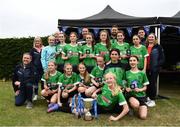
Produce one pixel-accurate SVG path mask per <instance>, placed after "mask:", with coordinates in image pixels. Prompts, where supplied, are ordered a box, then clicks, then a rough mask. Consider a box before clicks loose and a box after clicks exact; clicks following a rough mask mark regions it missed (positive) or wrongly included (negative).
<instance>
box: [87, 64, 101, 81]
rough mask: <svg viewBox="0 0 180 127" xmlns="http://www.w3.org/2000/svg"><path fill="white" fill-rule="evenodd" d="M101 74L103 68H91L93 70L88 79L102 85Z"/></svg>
mask: <svg viewBox="0 0 180 127" xmlns="http://www.w3.org/2000/svg"><path fill="white" fill-rule="evenodd" d="M103 73H104V68H101V67H99V66H95V67H94V68H93V70H92V71H91V74H90V77H91V78H93V79H94V80H95V81H96V82H99V83H100V84H102V83H103Z"/></svg>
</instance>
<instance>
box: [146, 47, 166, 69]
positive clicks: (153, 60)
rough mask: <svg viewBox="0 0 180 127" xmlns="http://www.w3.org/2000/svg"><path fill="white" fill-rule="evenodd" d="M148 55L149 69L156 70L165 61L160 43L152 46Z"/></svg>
mask: <svg viewBox="0 0 180 127" xmlns="http://www.w3.org/2000/svg"><path fill="white" fill-rule="evenodd" d="M149 55H150V71H151V72H157V71H159V70H160V67H161V66H162V65H163V64H164V62H165V56H164V50H163V48H162V46H161V45H159V44H156V45H154V46H153V48H152V51H151V53H150V54H149Z"/></svg>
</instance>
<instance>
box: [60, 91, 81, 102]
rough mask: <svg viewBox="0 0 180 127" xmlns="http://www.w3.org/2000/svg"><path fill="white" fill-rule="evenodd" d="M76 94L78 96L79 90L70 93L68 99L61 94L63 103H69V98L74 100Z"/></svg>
mask: <svg viewBox="0 0 180 127" xmlns="http://www.w3.org/2000/svg"><path fill="white" fill-rule="evenodd" d="M75 94H78V91H77V90H75V91H73V92H71V93H69V95H68V98H62V92H61V95H60V96H61V102H62V103H67V102H68V99H69V98H72V97H73V96H74V95H75Z"/></svg>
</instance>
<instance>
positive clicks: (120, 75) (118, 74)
mask: <svg viewBox="0 0 180 127" xmlns="http://www.w3.org/2000/svg"><path fill="white" fill-rule="evenodd" d="M108 72H112V73H113V74H115V75H116V77H117V78H116V81H117V84H118V85H120V86H121V87H122V88H124V87H125V85H124V82H123V80H124V74H125V70H124V69H123V68H121V67H111V68H108V69H106V70H105V72H104V75H105V74H107V73H108Z"/></svg>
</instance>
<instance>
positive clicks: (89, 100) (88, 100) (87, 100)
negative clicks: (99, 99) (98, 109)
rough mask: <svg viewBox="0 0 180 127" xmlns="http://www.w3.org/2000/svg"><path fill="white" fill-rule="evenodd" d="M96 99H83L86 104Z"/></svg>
mask: <svg viewBox="0 0 180 127" xmlns="http://www.w3.org/2000/svg"><path fill="white" fill-rule="evenodd" d="M93 100H94V99H93V98H83V101H86V102H92V101H93Z"/></svg>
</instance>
